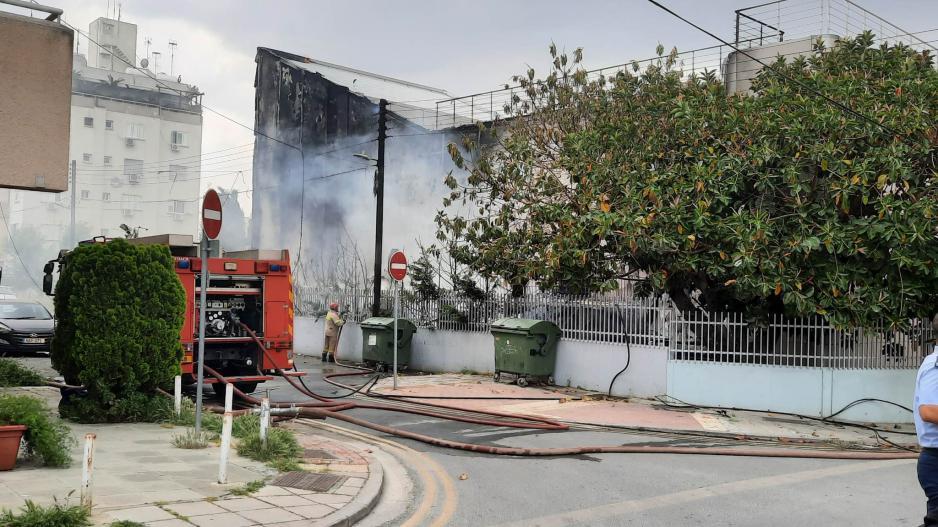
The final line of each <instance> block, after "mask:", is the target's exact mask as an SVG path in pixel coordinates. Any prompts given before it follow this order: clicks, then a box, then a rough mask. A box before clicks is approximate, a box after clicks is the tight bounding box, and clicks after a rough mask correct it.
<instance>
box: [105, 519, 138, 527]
mask: <svg viewBox="0 0 938 527" xmlns="http://www.w3.org/2000/svg"><path fill="white" fill-rule="evenodd" d="M108 527H146V525H145V524H142V523H140V522H135V521H130V520H121V521H119V522H111V523H109V524H108Z"/></svg>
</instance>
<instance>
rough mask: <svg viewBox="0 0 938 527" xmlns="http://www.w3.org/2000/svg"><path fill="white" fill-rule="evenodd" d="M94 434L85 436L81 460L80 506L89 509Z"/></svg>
mask: <svg viewBox="0 0 938 527" xmlns="http://www.w3.org/2000/svg"><path fill="white" fill-rule="evenodd" d="M95 437H96V436H95V435H94V434H85V452H84V455H83V456H82V460H81V504H82V506H83V507H88V508H90V507H91V503H92V498H91V494H92V486H91V479H92V476H93V473H94V440H95Z"/></svg>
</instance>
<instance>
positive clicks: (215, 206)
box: [202, 189, 221, 240]
mask: <svg viewBox="0 0 938 527" xmlns="http://www.w3.org/2000/svg"><path fill="white" fill-rule="evenodd" d="M202 231H203V232H204V233H205V236H206V237H207V238H208V239H209V240H214V239H216V238H218V233H220V232H221V199H219V197H218V193H217V192H215V191H214V190H212V189H208V192H206V193H205V197H204V198H202Z"/></svg>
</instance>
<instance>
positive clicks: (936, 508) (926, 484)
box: [918, 448, 938, 526]
mask: <svg viewBox="0 0 938 527" xmlns="http://www.w3.org/2000/svg"><path fill="white" fill-rule="evenodd" d="M918 482H919V485H921V486H922V490H924V491H925V497H927V498H928V505H927V512H926V513H925V525H935V526H938V449H935V448H923V449H922V453H921V454H920V455H919V456H918Z"/></svg>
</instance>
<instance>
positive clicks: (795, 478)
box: [497, 459, 916, 527]
mask: <svg viewBox="0 0 938 527" xmlns="http://www.w3.org/2000/svg"><path fill="white" fill-rule="evenodd" d="M915 462H916V460H914V459H889V460H883V461H860V462H857V463H851V464H849V465H838V466H835V467H828V468H821V469H815V470H805V471H801V472H793V473H790V474H780V475H777V476H766V477H762V478H753V479H745V480H740V481H731V482H728V483H720V484H717V485H711V486H709V487H701V488H697V489H689V490H682V491H680V492H673V493H671V494H661V495H659V496H650V497H647V498H640V499H635V500H626V501H620V502H617V503H609V504H606V505H599V506H597V507H588V508H585V509H579V510H573V511H568V512H562V513H559V514H549V515H546V516H541V517H538V518H525V519H523V520H519V521H516V522H509V523H502V524H499V525H498V526H497V527H533V526H537V527H554V526H557V527H560V526H569V525H576V524H586V525H589V524H591V523H595V522H596V521H597V520H601V519H608V518H616V517H620V516H624V515H627V514H630V513H635V512H642V511H647V510H649V509H656V508H659V507H672V506H675V505H682V504H686V503H689V502H693V501H698V500H704V499H710V498H716V497H720V496H727V495H730V494H736V493H739V492H745V491H751V490H757V489H766V488H771V487H782V486H787V485H794V484H796V483H802V482H805V481H812V480H816V479H822V478H829V477H834V476H843V475H846V474H853V473H856V472H864V471H868V470H878V469H881V468H890V467H895V466H902V465H911V464H913V463H915Z"/></svg>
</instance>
